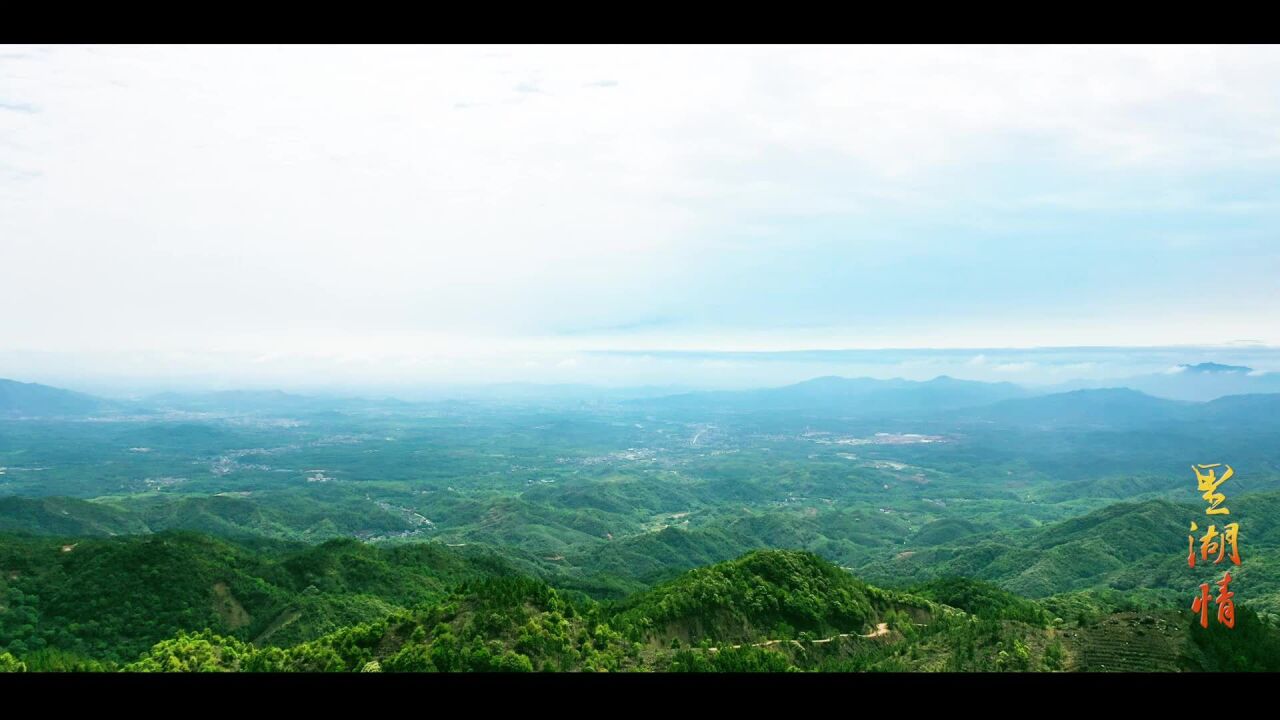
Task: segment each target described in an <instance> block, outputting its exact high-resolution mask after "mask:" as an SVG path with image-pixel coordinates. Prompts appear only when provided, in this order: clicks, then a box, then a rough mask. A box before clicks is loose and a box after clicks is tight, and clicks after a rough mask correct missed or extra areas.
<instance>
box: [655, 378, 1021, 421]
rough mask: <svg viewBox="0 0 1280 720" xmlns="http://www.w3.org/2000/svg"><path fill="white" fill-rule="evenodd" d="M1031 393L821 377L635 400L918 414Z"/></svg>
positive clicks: (659, 405) (666, 405) (673, 405)
mask: <svg viewBox="0 0 1280 720" xmlns="http://www.w3.org/2000/svg"><path fill="white" fill-rule="evenodd" d="M1030 394H1031V393H1030V392H1029V391H1027V390H1025V389H1023V388H1021V387H1018V386H1017V385H1014V384H1012V383H985V382H975V381H972V380H957V379H955V378H951V377H947V376H945V375H944V376H940V377H936V378H934V379H933V380H928V381H923V382H921V381H916V380H902V379H899V378H895V379H892V380H876V379H874V378H842V377H821V378H815V379H813V380H806V381H805V382H802V383H797V384H795V385H787V386H785V387H780V388H767V389H762V390H741V391H716V392H693V393H683V394H680V395H671V396H668V397H663V398H650V399H645V400H637V401H635V402H634V403H633V404H635V405H637V406H642V407H648V408H653V409H668V410H682V409H683V410H720V411H731V412H757V411H759V412H795V411H806V412H827V413H831V412H834V413H838V414H841V415H883V414H918V413H921V412H932V411H937V410H947V409H953V408H961V407H969V406H974V405H985V404H989V403H993V402H997V401H1000V400H1006V399H1009V398H1017V397H1025V396H1028V395H1030Z"/></svg>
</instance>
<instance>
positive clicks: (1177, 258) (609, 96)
mask: <svg viewBox="0 0 1280 720" xmlns="http://www.w3.org/2000/svg"><path fill="white" fill-rule="evenodd" d="M1277 73H1280V48H1276V47H1250V46H1232V47H1202V46H1182V47H1151V46H1146V47H1121V46H1107V47H1088V46H1085V47H1059V46H1030V47H1007V46H1001V47H976V46H962V47H955V46H941V47H939V46H933V47H914V46H887V47H886V46H878V47H820V46H819V47H814V46H806V47H773V46H766V47H759V46H756V47H728V46H720V47H697V46H676V47H653V46H626V47H546V46H516V47H455V46H429V47H404V46H377V47H365V46H325V47H314V46H288V47H274V46H142V47H135V46H119V45H117V46H4V47H0V250H2V256H3V263H0V305H2V306H4V307H5V308H6V312H5V313H3V314H0V338H3V340H2V341H0V376H3V377H13V378H15V379H30V380H36V381H40V382H49V383H53V384H70V385H78V386H81V387H86V386H88V387H92V386H94V385H95V384H97V385H99V386H102V387H107V386H111V387H118V388H127V387H143V386H154V387H165V386H179V385H189V386H192V387H197V386H205V387H283V388H307V387H313V388H314V387H353V388H354V387H417V386H423V385H428V384H446V385H449V384H484V383H500V382H535V383H566V382H579V383H584V384H603V385H613V386H624V385H646V384H685V385H692V386H699V387H745V386H762V385H777V384H784V383H786V382H794V381H797V380H803V379H806V378H808V377H814V376H818V375H826V374H841V375H859V374H866V375H873V376H875V375H877V374H884V373H887V375H886V376H894V375H898V376H902V377H913V378H922V377H924V376H925V375H926V374H927V375H929V376H934V375H938V374H949V375H953V376H956V377H967V378H971V379H984V380H1011V381H1016V382H1026V383H1033V384H1034V383H1041V384H1051V383H1053V382H1057V381H1061V380H1066V379H1070V378H1071V376H1073V375H1080V376H1084V377H1122V376H1124V375H1126V374H1136V373H1141V372H1159V371H1162V370H1164V369H1167V368H1168V367H1170V366H1173V365H1176V364H1179V363H1183V362H1187V363H1195V362H1201V361H1206V360H1220V361H1223V362H1228V363H1232V364H1245V365H1249V366H1251V367H1256V368H1259V369H1262V370H1275V369H1280V364H1278V363H1276V362H1275V361H1274V360H1273V359H1272V358H1273V349H1274V348H1276V347H1280V334H1278V333H1280V323H1277V322H1275V320H1276V318H1278V317H1280V284H1277V283H1276V282H1275V278H1276V277H1277V275H1278V274H1280V255H1277V253H1276V252H1275V250H1274V248H1275V242H1276V240H1275V228H1276V227H1277V223H1276V221H1277V219H1280V218H1278V215H1280V213H1278V211H1280V177H1278V175H1280V172H1278V171H1280V163H1277V160H1280V133H1277V131H1276V128H1277V127H1280V85H1277V84H1276V83H1275V82H1274V78H1275V77H1276V75H1277ZM1118 346H1132V349H1130V350H1115V348H1116V347H1118ZM1170 346H1180V347H1182V348H1183V350H1186V352H1185V356H1183V353H1182V351H1181V350H1179V351H1177V352H1170V353H1163V352H1162V351H1159V348H1167V347H1170ZM1018 347H1021V348H1037V347H1039V348H1055V347H1057V348H1068V349H1071V348H1075V349H1079V348H1082V347H1095V348H1104V349H1105V348H1111V349H1112V350H1108V351H1105V352H1102V351H1099V352H1092V353H1091V352H1088V351H1079V352H1076V354H1077V355H1080V356H1081V357H1076V358H1074V359H1072V358H1073V357H1074V356H1073V355H1072V352H1075V351H1072V352H1064V351H1059V350H1051V349H1050V350H1007V349H1006V350H996V351H987V350H984V348H1018ZM817 348H829V349H832V350H828V351H823V350H816V349H817ZM874 348H900V349H901V350H871V349H874ZM1153 348H1155V349H1156V350H1153ZM823 352H828V353H830V352H836V353H846V355H844V356H836V355H826V356H821V357H819V356H814V355H813V353H823ZM877 352H878V353H881V354H880V355H876V354H875V353H877ZM859 353H862V354H861V355H859ZM895 353H897V354H896V355H895ZM953 353H954V355H953ZM966 353H968V355H967V356H965V354H966ZM1026 353H1032V355H1027V354H1026ZM1037 353H1038V354H1037ZM1125 353H1128V354H1129V355H1131V356H1132V357H1129V358H1125V357H1124V355H1125ZM806 354H808V355H806ZM961 356H964V357H961ZM979 356H981V359H977V358H979ZM1006 356H1007V357H1006ZM1033 356H1034V357H1033ZM1048 356H1052V358H1051V359H1045V358H1046V357H1048Z"/></svg>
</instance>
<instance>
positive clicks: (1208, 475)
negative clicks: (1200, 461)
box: [1191, 463, 1236, 515]
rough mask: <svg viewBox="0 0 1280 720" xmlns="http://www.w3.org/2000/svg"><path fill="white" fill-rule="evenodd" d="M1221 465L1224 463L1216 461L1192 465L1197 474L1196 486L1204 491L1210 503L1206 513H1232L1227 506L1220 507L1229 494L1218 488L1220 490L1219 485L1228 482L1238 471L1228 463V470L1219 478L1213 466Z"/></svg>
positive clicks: (1205, 497) (1206, 499)
mask: <svg viewBox="0 0 1280 720" xmlns="http://www.w3.org/2000/svg"><path fill="white" fill-rule="evenodd" d="M1221 465H1222V463H1214V464H1212V465H1193V466H1191V470H1192V472H1194V473H1195V474H1196V488H1197V489H1198V490H1199V491H1200V492H1202V493H1204V495H1203V497H1204V499H1205V501H1206V502H1208V503H1209V507H1208V508H1206V509H1205V511H1204V514H1205V515H1230V514H1231V511H1230V510H1228V509H1227V508H1224V507H1218V506H1219V505H1221V504H1222V503H1223V501H1224V500H1226V499H1227V496H1226V495H1223V494H1222V493H1220V492H1218V491H1217V490H1218V486H1219V485H1221V484H1222V483H1224V482H1226V481H1227V480H1230V479H1231V476H1232V475H1235V472H1236V471H1235V470H1232V469H1231V466H1230V465H1227V466H1226V468H1227V471H1226V472H1224V473H1223V474H1222V478H1221V479H1219V478H1218V477H1217V471H1216V470H1213V468H1216V467H1219V466H1221ZM1201 470H1207V471H1208V472H1203V473H1202V472H1200V471H1201Z"/></svg>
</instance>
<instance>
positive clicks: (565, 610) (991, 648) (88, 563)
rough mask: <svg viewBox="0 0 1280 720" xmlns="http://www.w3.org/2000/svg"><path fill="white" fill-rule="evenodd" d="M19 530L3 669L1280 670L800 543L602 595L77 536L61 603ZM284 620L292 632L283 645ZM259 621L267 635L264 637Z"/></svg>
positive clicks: (1097, 609) (452, 573) (12, 549)
mask: <svg viewBox="0 0 1280 720" xmlns="http://www.w3.org/2000/svg"><path fill="white" fill-rule="evenodd" d="M29 542H31V541H30V540H29V539H27V540H24V541H12V540H10V541H6V551H5V552H6V555H5V556H4V562H5V563H6V566H7V567H10V568H12V569H11V570H9V571H8V572H9V574H8V575H6V577H9V578H10V582H9V583H8V585H7V586H6V591H7V594H6V598H7V599H6V604H5V605H4V608H3V613H0V617H3V618H6V622H10V621H12V620H13V619H14V618H17V619H19V621H25V622H28V623H29V624H31V625H33V626H35V627H37V628H38V629H39V631H38V632H36V633H35V634H32V633H30V632H29V631H28V632H27V634H26V636H25V639H22V640H12V639H9V637H6V639H5V641H4V644H3V645H0V647H3V650H0V670H2V669H9V670H21V669H32V670H41V669H43V670H58V669H99V670H102V669H111V668H122V669H125V670H130V671H184V670H186V671H189V670H206V671H209V670H212V671H218V670H221V671H237V670H238V671H303V672H314V671H361V670H363V671H389V672H406V671H414V672H416V671H530V670H542V671H635V670H657V671H782V670H826V671H849V670H910V671H919V670H926V671H927V670H955V671H986V670H1014V671H1028V670H1144V669H1146V670H1153V669H1154V670H1183V669H1205V670H1242V669H1247V670H1263V669H1273V670H1275V669H1280V629H1278V628H1277V627H1276V626H1275V625H1274V624H1272V623H1271V622H1270V621H1267V620H1264V619H1261V618H1259V617H1258V616H1257V614H1256V613H1254V612H1253V611H1251V610H1249V609H1248V608H1240V609H1239V613H1238V620H1237V626H1236V628H1235V629H1233V630H1230V631H1227V630H1225V629H1223V628H1219V627H1217V626H1216V625H1213V626H1211V627H1210V629H1209V630H1202V629H1200V627H1199V626H1198V625H1197V624H1195V622H1194V620H1193V618H1191V617H1190V615H1189V613H1186V612H1183V611H1178V610H1135V609H1133V608H1132V607H1128V606H1126V605H1115V604H1114V603H1112V602H1110V601H1108V600H1107V599H1106V598H1105V597H1103V596H1080V597H1076V598H1071V597H1065V596H1059V597H1055V598H1053V599H1052V600H1051V601H1046V602H1044V603H1041V602H1037V601H1035V600H1031V599H1027V598H1023V597H1019V596H1017V595H1015V594H1013V593H1009V592H1008V591H1005V590H1002V589H1000V588H998V587H995V586H994V585H990V584H986V583H983V582H981V581H974V580H965V579H959V578H948V579H942V580H935V581H930V582H927V583H924V584H920V585H917V586H915V587H913V588H911V589H909V590H908V591H890V590H883V589H880V588H877V587H874V586H871V585H867V584H865V583H863V582H861V581H859V580H858V579H856V578H855V577H854V576H852V575H851V574H849V573H847V572H846V571H844V570H841V569H840V568H838V567H836V566H834V565H832V564H830V563H828V562H826V561H824V560H822V559H821V558H818V557H817V556H815V555H812V554H810V553H805V552H797V551H781V550H768V551H757V552H753V553H749V554H747V555H745V556H742V557H740V558H736V559H734V560H730V561H727V562H722V563H717V564H715V565H711V566H708V567H704V568H698V569H695V570H692V571H689V572H687V573H684V574H682V575H680V576H679V577H677V578H675V579H673V580H671V581H668V582H665V583H662V584H660V585H658V586H655V587H653V588H651V589H648V590H645V591H642V592H640V593H638V594H636V595H634V596H631V597H629V598H627V599H625V600H623V601H621V602H617V603H600V602H597V601H594V600H591V599H590V598H587V597H586V596H582V595H580V594H576V593H572V592H567V593H566V592H563V591H559V590H556V589H554V588H552V587H551V586H549V585H547V584H546V583H544V582H542V581H540V580H536V579H533V578H529V577H525V576H520V575H517V574H511V573H510V572H509V570H508V568H507V567H506V566H505V565H503V564H502V563H501V561H496V560H494V559H493V558H486V557H483V556H482V557H464V556H460V555H457V554H455V553H453V552H451V551H450V550H449V549H447V548H437V547H431V546H413V547H403V548H397V549H396V550H393V551H385V550H380V549H377V548H368V547H364V546H362V544H360V543H355V542H335V543H327V544H325V545H322V546H318V547H315V548H310V549H308V550H304V551H301V552H298V551H296V550H295V549H291V548H278V547H277V548H266V547H264V548H259V549H258V550H251V549H249V548H235V547H231V546H229V545H227V544H226V543H222V542H221V541H214V540H210V539H208V538H201V537H198V536H192V535H188V534H169V533H166V534H162V535H157V536H152V537H148V538H145V539H132V540H112V541H90V540H85V541H81V543H85V544H87V545H82V544H77V545H76V547H75V549H74V550H70V551H68V552H67V553H65V554H66V555H67V556H68V558H69V557H74V556H75V555H76V553H79V552H80V551H81V550H82V549H84V550H87V551H89V552H86V553H85V554H84V555H81V557H82V558H84V559H83V560H81V561H77V562H74V563H73V562H70V561H69V560H68V561H65V562H57V563H54V564H55V565H56V566H57V568H58V571H55V572H56V573H58V574H59V578H58V581H60V582H74V584H75V585H76V586H78V587H79V590H78V591H77V593H76V596H77V597H79V598H84V597H85V595H84V593H97V594H100V595H101V596H102V599H101V600H94V601H92V602H89V603H86V604H84V606H83V607H69V606H68V600H69V597H63V596H59V595H58V593H57V588H56V587H55V586H53V585H49V584H45V585H40V584H34V585H33V584H30V583H28V584H27V585H26V587H27V588H28V590H30V591H31V593H30V594H28V593H27V592H26V591H21V592H18V593H15V592H13V591H14V590H15V589H16V587H17V585H19V584H21V583H15V582H13V581H18V580H21V578H22V573H24V572H29V571H33V566H32V565H31V564H30V563H31V562H32V561H36V562H47V560H46V559H45V558H42V557H41V555H42V553H47V552H50V551H56V552H59V553H61V552H62V550H61V547H60V546H57V547H48V546H47V545H48V543H47V542H44V541H40V542H37V543H36V544H35V545H24V543H29ZM42 543H43V544H42ZM144 556H145V559H144ZM24 562H26V563H27V564H23V563H24ZM126 563H134V564H137V568H136V569H135V570H133V571H132V572H131V573H130V574H132V575H135V576H136V577H137V578H140V579H139V580H136V581H125V580H123V578H121V577H120V575H121V574H122V572H123V571H122V568H123V567H124V564H126ZM113 567H114V568H115V571H114V572H113V571H112V570H111V568H113ZM179 567H182V568H184V569H185V570H186V573H185V577H181V576H180V575H179V573H178V572H177V569H178V568H179ZM15 572H16V573H17V575H16V576H15V575H14V573H15ZM71 578H75V579H74V580H71ZM113 579H114V580H115V581H117V582H123V584H122V585H121V586H120V587H117V588H113V587H112V586H111V580H113ZM139 582H141V583H144V584H145V583H163V584H165V585H167V586H169V590H168V591H167V592H165V593H163V594H159V593H156V594H155V596H156V598H157V600H158V602H157V603H155V604H148V605H147V606H145V607H143V608H140V609H139V608H133V607H132V606H131V603H130V600H131V599H133V598H137V597H141V595H140V593H145V592H147V591H149V590H154V589H155V588H150V587H141V586H138V585H137V583H139ZM303 585H305V589H301V590H300V589H299V588H300V587H301V586H303ZM36 591H43V592H52V594H51V595H49V597H48V598H47V599H46V598H44V597H39V596H37V597H32V595H36ZM290 599H292V602H290ZM15 601H16V603H15ZM1069 608H1075V609H1076V610H1077V611H1076V612H1074V613H1071V612H1067V611H1066V610H1067V609H1069ZM124 609H128V610H129V611H128V612H122V610H124ZM326 611H327V612H328V614H327V615H326ZM95 613H96V615H95ZM255 613H257V614H258V615H259V617H255ZM1062 615H1068V616H1069V617H1066V618H1064V617H1062ZM284 623H289V624H290V625H291V627H294V629H295V630H294V632H293V635H292V638H291V639H289V640H287V641H286V640H285V638H284V635H283V634H282V633H281V632H279V627H280V626H281V625H282V624H284ZM326 623H327V624H326ZM264 625H265V626H266V627H267V632H268V633H269V632H271V631H270V629H269V628H271V627H274V628H276V632H275V634H274V635H271V636H269V637H264V635H265V634H267V633H264V632H263V630H264ZM5 627H6V632H12V630H13V627H12V624H10V625H7V626H5ZM246 628H249V629H250V631H249V632H245V629H246ZM18 630H19V631H22V628H20V627H19V628H18ZM60 631H61V632H60ZM126 648H135V649H136V652H134V653H133V654H132V655H126V654H125V653H124V652H123V651H124V649H126Z"/></svg>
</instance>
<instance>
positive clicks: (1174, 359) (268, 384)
mask: <svg viewBox="0 0 1280 720" xmlns="http://www.w3.org/2000/svg"><path fill="white" fill-rule="evenodd" d="M117 359H118V360H119V361H120V363H119V364H116V365H112V366H110V367H106V368H104V367H95V366H92V365H86V364H84V363H82V362H81V360H80V359H78V358H76V357H75V356H58V355H52V354H50V355H41V356H34V355H26V356H25V358H24V356H23V355H22V354H21V353H12V352H10V353H0V378H5V379H10V380H16V381H20V382H38V383H41V384H45V385H53V386H57V387H64V388H67V389H72V390H77V391H81V392H88V393H92V394H100V395H104V396H110V397H136V396H141V395H145V394H150V393H158V392H167V391H175V392H206V391H223V390H283V391H286V392H292V393H299V394H312V395H347V396H354V395H361V394H364V395H385V396H389V397H398V398H402V399H424V398H430V397H447V396H454V395H458V394H466V393H468V392H473V391H487V390H494V389H500V388H502V387H503V386H530V387H544V388H551V387H554V386H577V387H583V388H600V389H608V390H636V389H644V388H653V389H665V390H670V391H671V392H683V391H691V390H742V389H752V388H763V387H778V386H782V385H788V384H793V383H797V382H803V381H805V380H811V379H814V378H818V377H826V376H840V377H870V378H876V379H881V380H885V379H898V378H900V379H905V380H916V381H924V380H931V379H934V378H936V377H939V376H948V377H953V378H957V379H961V380H977V381H983V382H1011V383H1014V384H1017V385H1021V386H1024V387H1027V388H1031V389H1044V388H1053V387H1056V386H1059V385H1063V384H1066V383H1071V382H1082V383H1086V384H1090V385H1099V384H1103V385H1105V384H1106V383H1107V382H1108V381H1122V380H1126V379H1129V378H1134V377H1140V376H1152V375H1170V376H1171V375H1174V374H1176V373H1178V372H1179V366H1182V365H1196V364H1199V363H1206V362H1210V363H1218V364H1222V365H1238V366H1246V367H1249V368H1250V369H1251V370H1252V373H1250V375H1251V376H1260V375H1263V374H1268V373H1276V372H1278V371H1280V348H1270V347H1259V346H1252V347H1249V346H1236V347H1229V346H1228V347H1203V346H1184V347H1178V346H1170V347H1147V348H1134V347H1083V348H1082V347H1072V348H915V349H845V350H797V351H785V352H717V351H692V350H689V351H624V350H619V351H599V352H588V353H578V354H570V355H565V356H560V355H555V356H551V357H550V359H549V360H547V361H545V362H543V363H536V362H533V361H529V362H527V363H526V364H525V365H523V366H521V367H520V368H518V369H512V368H510V367H509V365H508V363H505V362H498V363H497V364H495V365H490V366H480V367H475V368H472V373H471V374H468V375H464V376H457V377H453V378H441V377H439V376H436V375H422V376H419V377H416V378H414V377H412V376H405V375H404V374H402V373H403V368H393V369H392V370H393V371H399V372H388V371H387V369H386V368H381V367H380V366H379V364H378V362H377V361H368V362H365V363H361V364H352V363H350V362H348V363H337V364H332V365H330V366H328V373H327V375H326V377H325V379H319V380H318V379H316V377H315V375H314V374H313V373H314V370H315V368H316V365H314V364H311V365H308V366H307V367H308V369H309V370H311V371H312V373H307V374H302V375H297V374H294V373H292V372H291V368H290V366H289V365H287V364H283V363H282V361H278V362H277V363H276V364H275V365H274V367H273V371H264V370H262V368H261V367H260V366H261V363H253V362H252V358H248V357H244V356H241V357H238V358H237V357H234V356H233V357H223V358H221V359H220V360H221V364H216V363H210V364H209V365H207V366H206V367H207V369H206V370H205V371H204V372H203V373H197V372H187V373H183V372H177V371H175V370H174V369H173V368H172V367H170V366H167V365H166V364H165V363H164V362H162V361H161V360H160V359H158V358H151V359H149V360H148V359H145V358H139V357H138V356H137V354H133V353H121V354H120V356H119V357H118V358H117ZM188 359H189V358H188ZM566 359H567V360H568V362H566ZM204 360H205V361H206V362H207V361H209V360H210V358H209V357H205V358H204ZM312 363H314V359H312ZM255 365H257V366H259V367H258V370H259V372H257V373H254V372H252V369H253V367H254V366H255ZM131 368H132V372H131V371H130V369H131Z"/></svg>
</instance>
